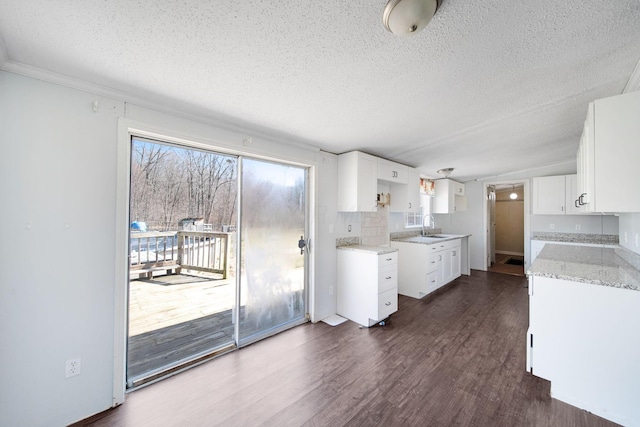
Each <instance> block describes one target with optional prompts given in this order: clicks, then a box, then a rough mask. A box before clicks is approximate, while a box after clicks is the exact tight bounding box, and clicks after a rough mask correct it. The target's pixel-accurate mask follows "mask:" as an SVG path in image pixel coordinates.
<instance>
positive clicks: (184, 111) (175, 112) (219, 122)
mask: <svg viewBox="0 0 640 427" xmlns="http://www.w3.org/2000/svg"><path fill="white" fill-rule="evenodd" d="M1 42H2V40H0V70H4V71H7V72H10V73H14V74H19V75H23V76H25V77H31V78H34V79H37V80H42V81H45V82H48V83H53V84H57V85H59V86H64V87H68V88H70V89H76V90H80V91H83V92H87V93H91V94H93V95H97V96H101V97H105V98H109V99H113V100H115V101H120V102H124V103H128V104H132V105H137V106H139V107H144V108H149V109H151V110H154V111H157V112H160V113H165V114H169V115H172V116H174V117H179V118H182V119H186V120H191V121H194V122H198V123H202V124H205V125H209V126H212V127H215V128H218V129H222V130H225V131H229V132H235V133H238V134H241V135H243V136H248V137H253V138H258V139H264V140H267V141H272V142H278V143H282V144H286V145H289V146H294V147H297V148H301V149H304V150H307V151H311V152H319V151H320V148H319V147H317V146H315V145H314V144H313V142H312V141H307V140H304V139H302V138H301V139H294V138H292V137H291V136H289V135H286V134H281V133H279V132H277V131H273V130H271V129H266V128H259V127H254V126H252V125H251V124H250V123H247V124H238V123H234V122H233V120H231V119H228V120H225V119H220V118H215V117H212V116H211V114H212V113H199V112H197V111H196V112H192V111H193V110H194V107H193V106H192V105H187V104H184V103H181V102H176V101H175V100H171V99H168V98H162V97H158V96H157V95H154V94H149V95H148V96H141V95H136V94H133V93H130V92H124V91H121V90H118V89H113V88H110V87H107V86H102V85H99V84H96V83H91V82H88V81H86V80H82V79H77V78H75V77H69V76H66V75H63V74H58V73H54V72H52V71H48V70H44V69H42V68H37V67H33V66H31V65H26V64H22V63H19V62H15V61H12V60H10V59H9V58H8V57H7V55H6V52H4V58H3V48H4V47H3V46H2V45H1ZM190 110H191V111H190ZM125 111H126V110H125ZM125 116H126V113H125Z"/></svg>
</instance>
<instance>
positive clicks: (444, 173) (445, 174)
mask: <svg viewBox="0 0 640 427" xmlns="http://www.w3.org/2000/svg"><path fill="white" fill-rule="evenodd" d="M451 172H453V168H444V169H438V170H437V171H436V173H437V174H438V175H441V176H443V177H444V178H446V177H448V176H449V175H451Z"/></svg>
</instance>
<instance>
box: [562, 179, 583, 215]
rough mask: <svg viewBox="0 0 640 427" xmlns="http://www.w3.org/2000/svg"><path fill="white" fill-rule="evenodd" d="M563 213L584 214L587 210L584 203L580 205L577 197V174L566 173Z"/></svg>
mask: <svg viewBox="0 0 640 427" xmlns="http://www.w3.org/2000/svg"><path fill="white" fill-rule="evenodd" d="M565 194H566V195H565V199H566V201H565V213H566V214H567V215H585V214H587V215H588V214H589V212H587V206H586V205H580V204H579V203H578V198H579V197H580V194H579V193H578V175H577V174H573V175H566V176H565Z"/></svg>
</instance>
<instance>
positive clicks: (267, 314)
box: [239, 159, 307, 344]
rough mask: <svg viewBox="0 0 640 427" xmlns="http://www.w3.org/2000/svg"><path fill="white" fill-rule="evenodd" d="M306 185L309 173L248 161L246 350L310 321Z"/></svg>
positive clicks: (244, 204)
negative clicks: (306, 239) (308, 313)
mask: <svg viewBox="0 0 640 427" xmlns="http://www.w3.org/2000/svg"><path fill="white" fill-rule="evenodd" d="M306 182H307V173H306V169H305V168H301V167H296V166H291V165H285V164H279V163H272V162H266V161H262V160H253V159H243V162H242V194H241V201H242V202H241V206H242V211H241V223H240V224H241V225H240V229H241V257H240V259H241V276H240V279H241V285H240V313H239V314H240V325H239V326H240V332H239V336H240V344H244V343H248V342H251V341H255V340H256V339H260V338H261V337H263V336H265V335H269V334H272V333H275V332H278V331H279V330H280V329H283V328H286V327H287V326H289V325H292V324H296V323H300V322H303V321H304V320H305V313H306V307H305V300H306V298H305V296H306V295H305V255H304V252H305V250H306V248H305V247H304V245H305V242H304V240H305V237H304V236H305V226H306ZM300 246H303V248H300Z"/></svg>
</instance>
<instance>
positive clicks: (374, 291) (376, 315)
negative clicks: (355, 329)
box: [337, 249, 398, 327]
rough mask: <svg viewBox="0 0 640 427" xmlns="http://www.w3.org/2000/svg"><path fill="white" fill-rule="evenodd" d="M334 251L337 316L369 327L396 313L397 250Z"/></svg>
mask: <svg viewBox="0 0 640 427" xmlns="http://www.w3.org/2000/svg"><path fill="white" fill-rule="evenodd" d="M337 252H338V258H337V278H338V282H337V288H338V289H337V303H338V305H337V314H339V315H340V316H343V317H346V318H347V319H349V320H352V321H354V322H356V323H359V324H361V325H363V326H367V327H369V326H373V325H375V324H376V323H379V322H380V321H382V320H384V319H386V318H387V317H389V316H390V315H391V314H393V313H395V312H396V311H398V252H397V251H396V252H390V253H385V254H381V255H378V253H377V252H373V251H362V250H353V249H338V251H337Z"/></svg>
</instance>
